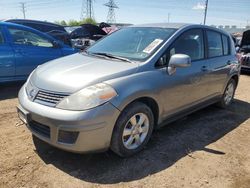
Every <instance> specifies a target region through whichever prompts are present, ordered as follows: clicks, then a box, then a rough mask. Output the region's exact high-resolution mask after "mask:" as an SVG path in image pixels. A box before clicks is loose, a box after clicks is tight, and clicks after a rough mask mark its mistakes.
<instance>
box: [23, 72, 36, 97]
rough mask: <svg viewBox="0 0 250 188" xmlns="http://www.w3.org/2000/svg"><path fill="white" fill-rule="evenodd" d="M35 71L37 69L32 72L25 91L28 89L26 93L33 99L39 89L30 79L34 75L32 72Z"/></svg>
mask: <svg viewBox="0 0 250 188" xmlns="http://www.w3.org/2000/svg"><path fill="white" fill-rule="evenodd" d="M34 72H35V70H34V71H33V72H32V73H31V74H30V76H29V77H28V79H27V81H26V83H25V86H24V87H25V91H26V94H27V96H28V98H29V99H30V100H31V101H33V100H34V98H35V96H36V94H37V92H38V90H37V88H36V87H34V86H33V85H32V83H31V81H30V77H31V76H32V74H33V73H34Z"/></svg>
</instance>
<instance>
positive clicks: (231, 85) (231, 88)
mask: <svg viewBox="0 0 250 188" xmlns="http://www.w3.org/2000/svg"><path fill="white" fill-rule="evenodd" d="M235 90H236V82H235V80H234V79H230V80H229V82H228V83H227V87H226V88H225V91H224V93H223V96H222V98H221V101H220V102H219V103H218V105H219V107H221V108H227V107H228V106H229V105H231V103H232V102H233V99H234V94H235Z"/></svg>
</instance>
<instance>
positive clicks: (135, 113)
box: [111, 102, 154, 157]
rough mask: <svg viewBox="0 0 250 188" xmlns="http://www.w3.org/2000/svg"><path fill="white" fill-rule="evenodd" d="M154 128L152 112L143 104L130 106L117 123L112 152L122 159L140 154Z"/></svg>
mask: <svg viewBox="0 0 250 188" xmlns="http://www.w3.org/2000/svg"><path fill="white" fill-rule="evenodd" d="M143 119H144V121H143ZM140 120H141V121H140ZM142 122H143V123H142ZM140 124H141V125H140ZM125 128H126V129H125ZM153 128H154V116H153V113H152V110H151V109H150V108H149V107H148V106H147V105H145V104H144V103H141V102H135V103H132V104H130V105H129V106H128V107H126V108H125V109H124V110H123V111H122V113H121V114H120V116H119V118H118V119H117V121H116V124H115V127H114V130H113V134H112V139H111V150H112V151H113V152H114V153H116V154H118V155H119V156H121V157H129V156H132V155H134V154H136V153H138V152H139V151H141V150H142V149H143V148H144V147H145V145H146V144H147V143H148V141H149V139H150V137H151V135H152V132H153ZM130 143H131V144H130Z"/></svg>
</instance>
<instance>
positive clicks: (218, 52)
mask: <svg viewBox="0 0 250 188" xmlns="http://www.w3.org/2000/svg"><path fill="white" fill-rule="evenodd" d="M207 40H208V57H218V56H222V55H223V47H222V40H221V34H220V33H217V32H214V31H207Z"/></svg>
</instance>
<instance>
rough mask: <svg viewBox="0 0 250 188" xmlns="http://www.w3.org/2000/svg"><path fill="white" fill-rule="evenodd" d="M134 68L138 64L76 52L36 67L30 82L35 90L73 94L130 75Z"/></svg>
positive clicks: (134, 70)
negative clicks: (90, 86)
mask: <svg viewBox="0 0 250 188" xmlns="http://www.w3.org/2000/svg"><path fill="white" fill-rule="evenodd" d="M138 66H139V64H138V63H127V62H123V61H114V60H110V59H101V58H98V57H90V56H87V55H83V54H80V53H77V54H73V55H70V56H66V57H63V58H59V59H56V60H53V61H50V62H48V63H45V64H43V65H40V66H39V67H38V68H37V69H36V70H35V71H34V73H33V74H32V76H31V78H30V80H31V82H32V84H33V85H35V86H36V87H37V88H39V89H43V90H47V91H54V92H67V93H73V92H76V91H78V90H80V89H82V88H84V87H86V86H89V85H93V84H96V83H100V82H104V81H107V80H110V79H114V78H118V77H122V76H126V75H129V74H133V73H135V72H136V71H137V68H138Z"/></svg>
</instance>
